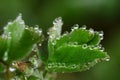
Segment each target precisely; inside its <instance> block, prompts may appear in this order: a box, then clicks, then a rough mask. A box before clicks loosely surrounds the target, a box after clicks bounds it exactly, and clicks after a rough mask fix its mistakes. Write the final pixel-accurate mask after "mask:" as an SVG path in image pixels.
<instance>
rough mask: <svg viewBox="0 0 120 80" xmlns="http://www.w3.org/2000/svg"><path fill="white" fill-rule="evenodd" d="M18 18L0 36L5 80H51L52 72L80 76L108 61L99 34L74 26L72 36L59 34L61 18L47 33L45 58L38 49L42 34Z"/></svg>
mask: <svg viewBox="0 0 120 80" xmlns="http://www.w3.org/2000/svg"><path fill="white" fill-rule="evenodd" d="M21 17H22V16H21V15H19V16H18V17H17V18H16V19H15V20H14V21H13V22H8V24H7V25H6V26H5V27H4V32H3V34H2V35H1V36H0V72H1V73H3V74H6V79H7V80H16V79H17V80H21V79H22V80H54V78H55V74H54V73H53V72H80V71H85V70H88V69H89V68H90V67H92V66H94V65H95V64H96V63H98V62H101V61H109V56H108V55H107V52H105V51H104V48H103V47H102V46H101V44H100V42H101V40H102V39H103V32H102V31H100V32H97V31H94V30H93V29H89V30H87V29H86V26H83V27H80V28H79V26H78V25H77V24H76V25H74V26H73V28H72V29H71V32H66V33H64V34H61V31H62V30H61V29H62V25H63V22H62V19H61V17H59V18H56V19H55V21H54V22H53V27H52V28H50V29H49V32H48V35H49V37H48V44H47V45H48V56H47V57H46V56H45V55H44V54H45V53H44V52H43V51H42V50H41V49H39V48H41V47H42V42H43V40H44V39H43V38H44V37H43V35H42V30H41V29H39V27H28V26H26V25H25V23H24V21H23V20H22V18H21ZM46 50H47V48H46ZM5 71H6V72H5Z"/></svg>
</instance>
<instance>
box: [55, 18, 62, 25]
mask: <svg viewBox="0 0 120 80" xmlns="http://www.w3.org/2000/svg"><path fill="white" fill-rule="evenodd" d="M53 24H54V25H56V24H57V25H63V22H62V17H58V18H56V19H55V20H54V21H53Z"/></svg>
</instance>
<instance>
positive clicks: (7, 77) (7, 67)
mask: <svg viewBox="0 0 120 80" xmlns="http://www.w3.org/2000/svg"><path fill="white" fill-rule="evenodd" d="M0 63H2V64H3V65H5V66H6V80H10V70H9V68H10V67H9V65H8V64H7V63H6V62H5V61H3V60H0Z"/></svg>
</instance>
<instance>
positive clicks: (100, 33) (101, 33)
mask: <svg viewBox="0 0 120 80" xmlns="http://www.w3.org/2000/svg"><path fill="white" fill-rule="evenodd" d="M103 35H104V32H103V31H99V36H100V39H101V40H103V38H104V37H103Z"/></svg>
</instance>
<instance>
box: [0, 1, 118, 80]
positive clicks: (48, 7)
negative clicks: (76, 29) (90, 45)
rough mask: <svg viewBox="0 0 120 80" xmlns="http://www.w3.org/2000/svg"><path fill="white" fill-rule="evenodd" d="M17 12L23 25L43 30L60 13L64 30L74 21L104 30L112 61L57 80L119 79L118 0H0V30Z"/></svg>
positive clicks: (74, 22) (105, 44)
mask: <svg viewBox="0 0 120 80" xmlns="http://www.w3.org/2000/svg"><path fill="white" fill-rule="evenodd" d="M19 13H22V15H23V19H24V20H25V22H26V25H29V26H34V25H39V26H40V27H41V28H42V29H43V31H44V33H46V31H47V30H48V28H49V27H51V26H52V21H53V20H54V19H55V18H57V17H59V16H61V17H62V18H63V21H64V26H63V31H66V30H68V31H70V28H71V27H72V26H73V25H74V24H76V23H78V24H79V25H80V26H82V25H87V26H88V29H89V28H93V29H95V30H98V31H99V30H103V31H104V33H105V35H104V37H105V39H104V40H103V41H102V44H103V46H104V47H105V49H106V51H107V52H108V54H109V55H110V57H111V60H110V61H109V62H102V63H99V64H97V65H96V66H95V67H93V68H91V69H90V70H89V71H85V72H80V73H79V72H78V73H68V74H65V73H64V74H58V78H57V80H120V1H119V0H0V32H2V27H3V26H5V25H6V24H7V22H8V21H11V20H14V19H15V17H16V16H18V14H19Z"/></svg>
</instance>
